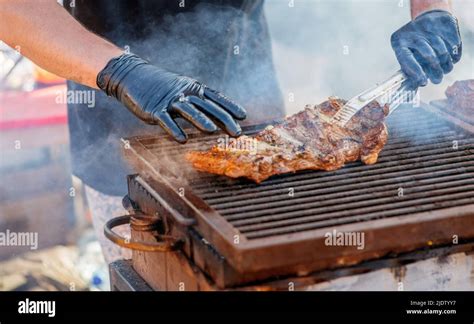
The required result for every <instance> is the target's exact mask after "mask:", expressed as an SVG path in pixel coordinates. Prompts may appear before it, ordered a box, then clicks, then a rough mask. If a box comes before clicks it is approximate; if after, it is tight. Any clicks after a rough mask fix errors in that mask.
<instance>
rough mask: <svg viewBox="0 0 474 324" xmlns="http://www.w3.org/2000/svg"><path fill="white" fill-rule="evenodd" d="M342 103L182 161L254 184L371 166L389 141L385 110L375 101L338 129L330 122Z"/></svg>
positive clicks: (310, 108) (316, 109) (308, 109)
mask: <svg viewBox="0 0 474 324" xmlns="http://www.w3.org/2000/svg"><path fill="white" fill-rule="evenodd" d="M344 103H345V101H344V100H341V99H338V98H335V97H331V98H329V100H327V101H325V102H323V103H322V104H320V105H316V106H306V107H305V109H304V110H303V111H301V112H299V113H296V114H294V115H292V116H290V117H287V118H286V119H285V120H284V121H282V122H281V123H279V124H277V125H273V126H268V127H267V128H265V129H264V130H263V131H261V132H260V133H258V134H257V135H256V136H254V137H249V136H241V137H239V138H238V139H236V140H234V141H232V142H231V143H230V144H228V145H215V146H213V147H212V148H211V149H210V150H208V151H203V152H197V151H192V152H188V153H187V154H186V159H187V160H188V161H189V162H191V164H192V165H193V167H194V168H195V169H197V170H199V171H203V172H209V173H215V174H220V175H226V176H228V177H231V178H239V177H246V178H249V179H251V180H253V181H255V182H257V183H260V182H262V181H264V180H265V179H267V178H269V177H270V176H272V175H276V174H283V173H290V172H296V171H298V170H309V169H310V170H336V169H339V168H341V167H343V166H344V164H345V163H348V162H354V161H357V160H359V159H360V160H361V161H362V162H363V163H365V164H373V163H375V162H376V161H377V158H378V155H379V152H380V151H381V150H382V148H383V146H384V145H385V143H386V141H387V128H386V126H385V124H384V119H385V116H386V115H387V113H388V108H387V107H382V106H380V105H379V104H378V103H377V102H373V103H372V104H370V105H368V106H367V107H365V108H364V109H362V110H361V111H359V112H358V113H357V115H356V116H354V117H353V118H352V119H351V121H350V122H349V123H348V124H347V125H346V127H345V128H341V127H339V126H337V125H334V124H332V123H330V119H331V117H332V116H333V115H334V114H335V113H336V112H337V111H338V110H339V109H341V108H342V106H343V105H344Z"/></svg>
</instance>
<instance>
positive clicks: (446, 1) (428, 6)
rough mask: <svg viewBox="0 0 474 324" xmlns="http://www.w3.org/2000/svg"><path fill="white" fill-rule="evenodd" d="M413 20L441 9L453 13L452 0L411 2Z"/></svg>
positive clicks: (412, 0) (413, 0) (416, 0)
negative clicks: (424, 13)
mask: <svg viewBox="0 0 474 324" xmlns="http://www.w3.org/2000/svg"><path fill="white" fill-rule="evenodd" d="M410 5H411V7H410V8H411V18H412V19H415V18H416V17H418V16H419V15H421V14H422V13H423V12H426V11H430V10H435V9H441V10H446V11H449V12H451V0H411V1H410Z"/></svg>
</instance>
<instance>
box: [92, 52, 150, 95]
mask: <svg viewBox="0 0 474 324" xmlns="http://www.w3.org/2000/svg"><path fill="white" fill-rule="evenodd" d="M143 64H149V63H148V62H147V61H145V60H143V59H141V58H140V57H139V56H137V55H135V54H122V55H120V56H118V57H115V58H113V59H111V60H110V61H109V62H108V63H107V65H106V66H105V67H104V69H103V70H102V71H100V72H99V74H97V80H96V83H97V86H98V87H99V89H101V90H103V91H104V92H105V93H106V94H107V95H108V96H112V97H115V98H117V99H119V97H120V91H119V89H120V88H121V87H120V83H121V81H122V80H123V79H124V78H125V76H126V75H127V74H128V73H129V72H130V71H132V70H133V69H135V68H136V67H137V66H139V65H143Z"/></svg>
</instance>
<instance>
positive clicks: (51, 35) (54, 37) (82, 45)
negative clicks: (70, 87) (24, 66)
mask: <svg viewBox="0 0 474 324" xmlns="http://www.w3.org/2000/svg"><path fill="white" fill-rule="evenodd" d="M0 40H2V41H4V42H5V43H6V44H7V45H9V46H11V47H13V48H19V50H20V52H21V54H22V55H24V56H26V57H28V58H29V59H30V60H32V61H33V62H35V63H36V64H37V65H39V66H41V67H42V68H44V69H46V70H48V71H50V72H52V73H54V74H56V75H59V76H61V77H63V78H65V79H69V80H73V81H75V82H78V83H82V84H84V85H87V86H89V87H92V88H97V84H96V77H97V74H98V73H99V72H100V71H101V70H102V69H103V68H104V66H105V65H106V64H107V62H109V61H110V60H111V59H112V58H113V57H117V56H119V55H121V54H122V50H121V49H120V48H118V47H117V46H115V45H113V44H111V43H110V42H108V41H106V40H104V39H103V38H101V37H99V36H97V35H95V34H93V33H91V32H89V31H88V30H86V29H85V28H84V27H83V26H82V25H81V24H80V23H79V22H77V21H76V20H75V19H74V18H73V17H72V16H71V15H70V14H69V13H68V12H67V11H66V10H65V9H64V8H62V7H61V6H60V5H59V4H58V3H57V2H56V0H0Z"/></svg>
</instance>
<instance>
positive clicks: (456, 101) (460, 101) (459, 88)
mask: <svg viewBox="0 0 474 324" xmlns="http://www.w3.org/2000/svg"><path fill="white" fill-rule="evenodd" d="M446 97H448V101H449V103H450V105H451V106H453V107H455V108H456V110H460V111H461V112H462V113H465V114H469V115H471V114H472V113H473V112H474V80H463V81H456V82H454V84H453V85H452V86H450V87H448V89H446Z"/></svg>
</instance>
